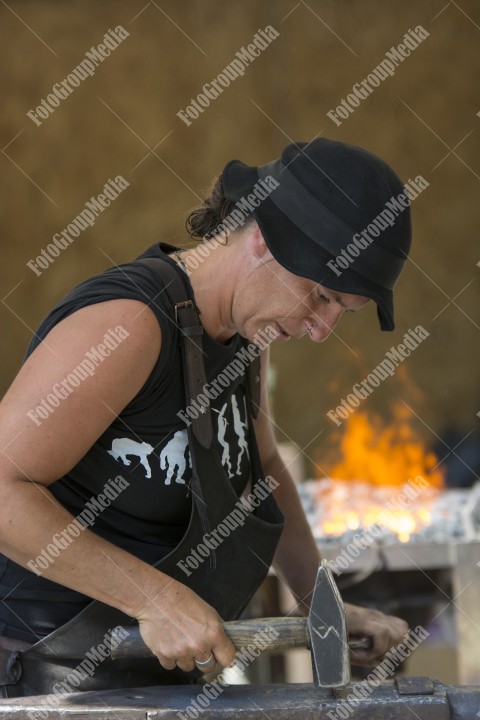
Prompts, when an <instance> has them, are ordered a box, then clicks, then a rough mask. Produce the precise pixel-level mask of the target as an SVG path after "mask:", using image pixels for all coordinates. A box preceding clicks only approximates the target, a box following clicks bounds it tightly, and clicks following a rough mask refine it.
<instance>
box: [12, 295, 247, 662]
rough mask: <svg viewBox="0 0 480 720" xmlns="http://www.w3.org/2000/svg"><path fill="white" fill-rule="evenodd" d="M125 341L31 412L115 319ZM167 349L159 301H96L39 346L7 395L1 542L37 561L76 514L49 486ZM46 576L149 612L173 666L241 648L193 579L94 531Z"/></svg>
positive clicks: (141, 614)
mask: <svg viewBox="0 0 480 720" xmlns="http://www.w3.org/2000/svg"><path fill="white" fill-rule="evenodd" d="M119 325H120V326H122V327H123V328H125V330H126V331H127V333H128V336H127V337H126V339H125V340H123V342H121V343H120V344H119V346H118V347H117V348H116V349H115V350H113V351H112V352H111V355H110V356H109V357H107V358H105V360H104V361H103V362H102V363H100V364H99V365H98V366H97V368H96V370H95V374H94V375H93V376H92V377H88V378H87V379H86V380H84V381H83V382H81V383H80V385H79V386H78V387H77V388H75V390H74V391H73V392H72V393H71V394H70V395H69V396H68V397H67V398H66V399H65V400H63V401H62V402H61V403H60V404H59V406H58V407H57V408H56V409H55V410H54V411H53V412H52V413H51V414H50V415H49V416H48V417H47V418H46V419H43V420H42V421H41V422H40V424H38V420H37V421H35V420H34V419H32V415H31V414H30V415H29V412H30V411H31V410H32V409H35V408H36V406H37V405H38V404H39V403H40V401H41V399H42V398H44V397H46V396H47V395H48V394H49V393H51V392H52V387H53V386H54V385H55V384H56V383H59V382H61V381H62V379H63V378H65V377H66V376H67V375H68V374H69V373H70V372H71V371H72V369H73V368H75V367H76V366H77V365H78V364H79V362H81V361H82V359H83V358H84V356H85V353H86V352H87V351H88V350H89V349H90V348H91V347H92V345H94V346H97V345H98V344H99V343H101V342H102V340H103V337H104V335H105V333H106V332H107V331H108V330H109V329H110V328H115V327H116V326H119ZM160 350H161V331H160V327H159V325H158V322H157V320H156V318H155V316H154V314H153V313H152V311H151V310H150V309H148V308H147V307H146V306H145V305H143V304H142V303H140V302H137V301H132V300H114V301H109V302H104V303H99V304H98V305H93V306H90V307H87V308H84V309H82V310H79V311H78V312H76V313H74V314H73V315H71V316H70V317H68V318H67V319H65V320H64V321H62V322H61V323H59V324H58V325H57V326H56V327H55V328H53V329H52V331H51V332H50V333H49V334H48V336H47V338H46V340H45V341H44V342H43V343H42V344H41V345H40V346H39V347H38V348H37V349H36V350H35V351H34V353H33V354H32V355H31V357H30V358H29V359H28V361H27V362H26V363H25V365H24V366H23V367H22V368H21V370H20V372H19V374H18V376H17V378H16V379H15V381H14V382H13V384H12V386H11V388H10V389H9V391H8V392H7V394H6V395H5V397H4V399H3V401H2V403H1V404H0V447H1V448H3V452H2V454H1V456H0V549H1V551H2V552H3V553H4V554H5V555H7V556H8V557H10V558H11V559H13V560H14V561H16V562H17V563H19V564H21V565H23V566H24V567H28V562H29V561H30V560H32V558H35V557H37V555H38V554H39V553H40V551H41V549H42V548H44V547H46V546H47V545H48V543H50V542H51V540H52V536H53V535H54V534H55V533H57V532H61V531H62V530H63V529H64V528H65V527H66V526H67V525H68V524H69V523H70V522H72V519H73V518H72V516H71V515H70V514H69V513H68V512H67V511H66V510H65V509H64V508H63V507H62V506H61V505H60V504H59V503H58V502H57V500H56V499H55V498H54V497H53V495H52V494H51V493H50V492H49V490H48V485H49V484H51V483H52V482H54V481H55V480H57V479H58V478H59V477H61V476H62V475H64V474H65V473H66V472H68V471H69V470H70V469H71V468H72V467H73V466H74V465H75V464H76V463H77V462H78V461H79V460H80V459H81V458H82V457H83V455H84V454H85V453H86V452H87V450H88V449H89V448H90V447H91V446H92V444H93V443H94V442H95V440H96V439H97V438H98V437H99V436H100V435H101V434H102V433H103V432H104V431H105V429H106V428H107V427H108V426H109V425H110V424H111V423H112V421H113V420H114V418H115V416H116V415H118V414H119V413H120V412H121V410H122V409H123V408H124V407H125V406H126V405H127V404H128V402H130V400H131V399H132V398H134V397H135V395H136V394H137V393H138V391H139V390H140V389H141V387H142V386H143V384H144V383H145V381H146V380H147V378H148V376H149V374H150V372H151V371H152V369H153V367H154V365H155V362H156V360H157V358H158V355H159V352H160ZM43 574H44V575H45V577H47V578H49V579H50V580H53V581H55V582H57V583H60V584H61V585H65V586H67V587H70V588H72V589H74V590H78V591H80V592H82V593H85V594H86V595H88V596H90V597H92V598H95V599H97V600H101V601H102V602H105V603H107V604H109V605H112V606H113V607H116V608H118V609H119V610H122V611H123V612H125V613H127V614H128V615H130V616H132V617H135V618H137V619H138V620H139V621H140V627H141V630H142V633H143V635H144V639H145V641H146V642H147V644H148V645H149V647H150V648H151V649H152V650H153V652H154V653H155V654H156V655H157V656H158V657H159V659H160V660H161V662H162V664H163V665H164V666H165V667H167V668H172V667H174V666H175V660H177V663H176V664H177V665H178V666H179V667H182V669H185V670H190V669H192V668H193V667H194V662H193V657H195V658H196V659H198V660H203V659H206V657H208V656H209V654H210V652H211V651H212V650H213V651H214V652H215V656H216V657H217V659H218V661H219V662H221V663H222V664H224V665H228V664H229V663H230V662H232V660H233V658H234V652H235V650H234V648H233V645H231V643H230V641H229V640H228V638H226V636H225V635H224V633H223V631H222V629H221V625H220V621H219V618H218V615H217V613H216V612H215V611H214V610H213V609H212V608H211V607H210V606H209V605H207V604H206V603H205V602H203V600H201V599H200V598H199V597H198V596H197V595H196V594H195V593H193V592H192V591H191V590H189V589H188V588H187V587H186V586H184V585H183V584H181V583H179V582H177V581H175V580H173V579H172V578H170V577H168V576H167V575H165V574H164V573H162V572H160V571H158V570H156V569H155V568H153V567H151V566H150V565H148V564H147V563H144V562H142V561H141V560H139V559H137V558H135V557H134V556H133V555H130V554H129V553H127V552H125V551H124V550H122V549H120V548H118V547H116V546H114V545H112V544H111V543H109V542H107V541H106V540H103V539H102V538H100V537H99V536H98V535H96V534H94V533H93V532H91V531H89V530H85V531H84V532H82V533H80V535H79V536H78V537H77V538H76V539H75V540H74V541H73V542H72V543H71V544H70V545H69V546H68V547H67V548H66V549H65V550H63V551H62V552H61V553H60V554H59V556H58V557H57V558H56V559H55V561H54V562H53V563H52V564H51V565H50V566H49V567H48V568H47V569H46V570H44V571H43Z"/></svg>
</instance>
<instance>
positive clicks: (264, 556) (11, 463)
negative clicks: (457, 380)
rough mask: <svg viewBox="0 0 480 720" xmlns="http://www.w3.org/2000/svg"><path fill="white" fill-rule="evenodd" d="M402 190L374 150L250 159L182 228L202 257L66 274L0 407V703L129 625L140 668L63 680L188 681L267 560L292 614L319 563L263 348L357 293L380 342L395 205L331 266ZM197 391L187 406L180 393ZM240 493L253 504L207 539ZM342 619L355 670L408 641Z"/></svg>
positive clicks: (397, 627) (322, 331)
mask: <svg viewBox="0 0 480 720" xmlns="http://www.w3.org/2000/svg"><path fill="white" fill-rule="evenodd" d="M402 190H403V188H402V185H401V183H400V181H399V180H398V178H397V176H396V175H395V174H394V173H393V171H392V170H391V169H390V168H389V167H388V166H387V165H386V164H385V163H383V162H382V161H381V160H380V159H378V158H377V157H375V156H374V155H372V154H370V153H368V152H367V151H364V150H361V149H359V148H356V147H353V146H349V145H346V144H344V143H338V142H333V141H330V140H326V139H317V140H314V141H312V142H311V143H309V144H306V143H297V144H291V145H288V146H287V147H286V148H285V149H284V151H283V153H282V156H281V158H280V159H278V160H277V161H274V162H273V163H270V164H269V165H266V166H262V167H259V168H255V167H249V166H247V165H244V164H243V163H241V162H239V161H231V162H230V163H228V164H227V166H226V167H225V169H224V171H223V174H222V176H221V178H219V180H218V181H217V182H216V184H215V185H214V188H213V191H212V194H211V196H210V197H209V198H207V199H206V200H205V201H204V203H203V204H202V206H201V207H200V208H199V209H197V210H196V211H194V212H193V213H192V214H191V216H190V218H189V228H190V234H191V235H192V236H194V237H199V238H203V239H204V241H205V238H206V237H212V236H213V238H214V241H210V242H207V244H206V245H205V248H206V249H205V248H203V246H199V249H200V247H202V250H203V252H201V253H200V252H198V251H197V250H195V249H193V250H187V251H181V250H179V249H178V248H173V247H171V246H167V245H155V246H153V247H151V248H149V249H148V250H147V251H146V252H145V253H144V254H143V256H141V258H139V259H137V260H136V261H134V262H131V263H127V264H125V265H123V266H119V267H114V268H111V269H110V270H107V271H106V272H104V273H102V274H101V275H99V276H97V277H95V278H90V279H89V280H86V281H85V282H83V283H82V284H81V285H79V286H78V287H77V288H75V289H74V290H73V291H72V292H71V293H69V294H68V295H67V296H66V297H65V298H63V300H61V301H60V303H59V304H58V305H57V306H56V307H55V308H54V309H53V310H52V312H51V313H50V314H49V315H48V317H47V318H46V319H45V320H44V322H43V323H42V324H41V326H40V328H39V329H38V332H37V333H36V335H35V338H34V339H33V341H32V343H31V345H30V348H29V350H28V353H27V359H26V361H25V363H24V365H23V367H22V368H21V370H20V372H19V374H18V376H17V378H16V379H15V380H14V382H13V384H12V386H11V388H10V389H9V391H8V392H7V394H6V396H5V398H4V399H3V402H2V404H1V419H2V421H1V425H0V427H1V436H2V447H3V448H5V453H4V455H3V457H2V460H1V463H2V483H1V497H0V500H1V501H0V513H1V520H0V527H1V550H2V552H3V553H4V554H3V556H0V558H1V560H0V592H1V597H2V598H3V602H2V603H1V604H0V605H1V607H0V622H1V623H2V626H1V627H2V630H1V633H2V635H3V636H4V637H3V638H2V646H3V648H4V649H6V650H7V651H11V650H12V649H15V648H16V649H21V650H24V653H23V655H22V657H21V663H22V665H23V670H24V676H23V680H22V681H20V682H19V683H18V682H17V683H16V684H15V682H14V679H15V678H13V679H12V678H11V682H10V683H7V685H6V689H5V693H6V694H8V695H15V694H35V693H36V692H48V691H50V689H51V688H52V687H53V683H54V681H55V680H57V681H58V679H59V678H64V677H66V676H67V675H68V673H69V672H70V671H71V669H72V668H74V667H77V665H78V663H79V661H80V660H81V658H82V657H84V656H85V653H86V652H87V651H88V649H89V648H92V647H93V646H94V645H95V643H97V642H98V641H99V639H101V638H102V637H104V635H105V633H106V632H108V631H109V630H110V629H111V628H112V627H114V625H117V624H126V622H127V621H128V619H129V618H134V619H136V620H138V622H139V624H140V630H141V633H142V636H143V638H144V640H145V642H146V644H147V645H148V646H149V648H150V649H151V650H152V653H153V654H154V655H155V656H156V659H155V660H152V661H149V662H147V663H146V662H142V663H140V664H138V663H137V664H135V663H134V662H125V663H124V664H123V665H122V664H121V663H118V664H116V663H112V662H110V661H109V659H108V658H107V659H106V660H105V662H104V663H102V666H101V667H98V668H97V667H96V668H95V672H94V673H91V676H89V677H86V678H85V681H84V682H82V683H81V684H80V686H77V687H76V689H92V688H100V687H115V686H117V687H126V686H129V685H130V686H134V685H137V686H139V685H142V684H143V685H148V684H157V683H159V682H166V683H172V682H188V681H189V679H190V675H188V673H191V672H192V671H194V670H195V668H197V669H198V670H199V671H202V672H205V671H209V670H211V669H212V668H213V667H214V665H215V662H218V663H220V664H221V665H223V666H227V665H229V664H230V663H231V662H232V661H233V660H234V656H235V648H234V646H233V645H232V643H231V642H230V640H229V639H228V638H227V636H226V635H225V634H224V632H223V630H222V627H221V621H220V618H222V619H224V620H225V619H232V618H234V617H236V616H238V614H239V612H241V610H242V609H243V607H244V606H245V604H246V603H247V602H248V599H249V598H250V597H251V595H252V593H253V592H254V591H255V589H256V588H257V587H258V585H259V584H260V582H261V580H262V579H263V577H264V576H265V574H266V572H267V569H268V567H269V565H270V562H271V561H272V558H273V555H274V553H275V557H274V565H275V568H276V569H277V572H278V573H279V574H280V576H281V577H283V578H284V579H285V581H286V582H287V583H288V585H289V586H290V588H291V589H292V591H293V592H294V594H295V596H296V597H297V599H298V602H299V606H300V608H301V610H302V611H303V612H305V613H306V612H308V603H309V597H310V593H311V591H312V587H313V584H314V580H315V575H316V570H317V567H318V563H319V553H318V550H317V547H316V544H315V542H314V539H313V537H312V534H311V531H310V528H309V526H308V524H307V522H306V519H305V516H304V513H303V510H302V508H301V505H300V502H299V500H298V496H297V493H296V490H295V487H294V484H293V482H292V479H291V477H290V475H289V472H288V468H286V467H285V466H284V465H283V463H282V461H281V459H280V457H279V454H278V452H277V449H276V444H275V439H274V434H273V431H272V425H271V422H270V420H269V415H268V403H267V382H266V375H267V369H268V347H265V345H266V344H268V343H265V342H264V341H265V338H267V337H268V338H269V340H272V339H275V340H277V341H281V342H285V341H287V340H289V339H290V338H292V337H293V338H299V337H302V336H303V335H306V334H308V335H309V336H310V338H311V339H312V340H313V341H315V342H322V341H323V340H325V339H326V338H327V336H328V335H329V333H330V332H331V331H332V330H333V328H334V327H335V325H336V323H337V321H338V320H339V318H340V316H341V315H342V313H343V312H353V311H357V310H360V309H361V308H362V307H363V306H364V305H365V304H366V303H368V302H369V301H370V299H373V300H374V301H375V302H376V304H377V308H378V315H379V319H380V325H381V327H382V329H384V330H391V329H393V295H392V288H393V285H394V283H395V281H396V279H397V278H398V275H399V273H400V271H401V268H402V265H403V263H404V261H405V259H406V256H407V254H408V251H409V247H410V218H409V210H408V208H407V209H406V210H405V211H404V213H403V214H402V215H400V216H399V217H398V218H397V220H396V222H395V223H394V224H393V225H388V224H385V225H386V227H385V229H384V231H383V232H382V233H381V234H380V236H379V237H378V238H377V239H375V240H374V241H373V242H371V243H370V244H368V243H364V247H363V248H362V250H361V252H359V253H357V257H356V258H355V259H354V262H352V264H351V266H348V267H346V268H344V269H343V270H341V271H339V270H338V265H335V267H334V266H333V265H334V264H335V259H336V258H337V257H338V256H339V255H340V252H341V251H342V249H343V248H345V247H347V245H348V244H349V243H352V236H354V235H355V233H360V232H361V231H362V229H364V228H365V227H367V225H368V224H369V223H370V222H371V221H372V219H374V218H375V217H377V215H379V213H381V212H382V210H383V209H384V206H385V203H386V202H387V201H388V200H390V198H391V197H392V196H396V195H398V194H399V193H401V192H402ZM245 208H250V210H251V211H249V212H248V218H247V219H246V221H245V222H243V221H242V220H241V218H242V213H243V216H244V215H245ZM235 211H236V214H235ZM239 213H240V214H239ZM235 222H236V223H237V225H235ZM237 226H238V227H237ZM219 227H220V230H219ZM232 227H237V229H234V230H232V229H231V228H232ZM355 247H357V246H355ZM343 264H344V265H345V263H343ZM198 318H200V320H199V319H198ZM262 339H263V342H262ZM182 343H183V344H182ZM252 343H253V345H252ZM180 346H182V348H181V349H180ZM259 346H260V347H262V348H263V349H262V353H261V355H262V358H261V381H260V382H256V381H258V380H259V378H258V377H257V376H255V370H253V371H252V368H254V367H255V364H254V363H253V362H252V363H251V364H249V369H248V370H247V371H246V372H244V373H237V374H235V373H233V374H232V372H230V374H229V375H226V371H227V370H228V368H229V367H230V369H231V368H232V367H234V368H235V367H236V368H237V369H238V367H239V365H238V362H237V364H236V365H235V364H234V361H236V360H238V358H239V357H243V358H244V359H245V357H246V356H245V353H243V355H242V354H241V351H242V348H247V349H248V348H250V350H252V348H255V347H259ZM257 354H258V353H257ZM254 356H255V352H253V355H252V354H251V357H252V358H253V357H254ZM202 359H203V363H202V362H200V361H201V360H202ZM244 365H245V363H244ZM224 371H225V372H224ZM222 373H223V375H222ZM221 376H222V377H223V378H224V377H230V383H228V382H227V383H225V382H223V384H222V385H220V384H219V383H218V382H217V378H220V377H221ZM206 385H208V388H210V394H209V399H208V402H207V403H205V393H204V394H203V396H202V399H201V401H197V400H196V398H198V397H199V393H201V391H202V389H203V390H204V389H205V387H206ZM259 387H260V388H261V393H260V397H257V394H258V393H257V391H258V388H259ZM211 388H216V390H215V392H212V390H211ZM192 408H193V409H192ZM212 436H213V437H212ZM265 478H267V481H266V480H265ZM268 478H271V479H273V480H272V481H271V482H270V485H268ZM261 483H263V488H264V489H265V483H267V485H268V487H269V488H270V489H271V490H273V492H267V493H266V494H265V493H264V495H266V496H265V500H262V502H259V503H257V505H258V507H257V508H256V509H255V510H254V512H252V513H251V514H250V516H249V517H248V519H247V521H246V522H245V523H243V524H241V525H240V526H239V527H238V528H237V529H235V530H234V531H233V530H232V532H231V533H230V534H229V536H228V537H225V538H220V537H219V535H218V533H217V534H216V535H215V529H216V528H217V527H220V524H221V523H222V521H223V520H224V518H226V517H227V516H230V513H231V512H233V509H234V508H235V507H237V504H238V498H239V496H240V495H242V494H243V495H244V496H245V495H248V494H249V493H250V494H251V493H252V492H253V491H255V490H256V488H258V487H260V484H261ZM105 497H106V498H107V500H105ZM277 503H278V507H279V508H280V510H281V512H280V511H279V510H278V507H277ZM282 514H283V517H284V518H285V523H284V527H283V517H282ZM75 518H76V520H75ZM282 527H283V531H282ZM205 534H207V536H208V538H210V546H211V553H210V554H209V557H208V558H206V559H205V561H204V562H203V561H202V559H201V558H200V559H199V557H198V554H197V555H196V556H195V554H194V557H196V560H195V562H196V563H197V566H198V567H197V568H195V569H192V561H191V560H188V558H189V557H190V553H191V551H194V549H195V547H197V545H198V543H200V542H202V540H205ZM212 537H214V538H216V539H215V542H213V541H211V538H212ZM220 540H221V542H220ZM193 565H195V563H193ZM185 568H186V569H185ZM91 599H94V600H96V601H97V602H96V603H91V602H90V601H91ZM89 603H90V604H89ZM72 618H74V619H73V620H72ZM347 621H348V625H349V630H350V633H351V634H352V635H368V636H371V637H372V638H373V646H372V648H371V649H370V650H364V651H358V652H357V655H356V658H355V661H356V662H357V663H363V664H366V665H369V664H374V663H375V662H377V661H378V660H380V659H381V658H382V657H383V655H384V653H385V652H386V651H387V650H388V649H389V648H390V647H391V646H392V644H395V643H397V642H399V641H400V639H401V638H402V637H403V635H404V633H405V632H406V630H407V626H406V624H405V623H404V622H403V621H402V620H399V619H398V618H392V617H386V616H384V615H383V614H382V613H379V612H378V611H374V610H366V609H362V608H357V607H354V606H347ZM43 638H46V640H45V641H44V642H42V639H43ZM39 641H40V642H39ZM32 643H37V645H35V647H34V648H33V650H28V648H29V647H30V646H31V645H32ZM157 659H158V660H157ZM158 661H159V662H160V665H159V663H158ZM122 662H123V661H122ZM39 668H41V670H40V669H39Z"/></svg>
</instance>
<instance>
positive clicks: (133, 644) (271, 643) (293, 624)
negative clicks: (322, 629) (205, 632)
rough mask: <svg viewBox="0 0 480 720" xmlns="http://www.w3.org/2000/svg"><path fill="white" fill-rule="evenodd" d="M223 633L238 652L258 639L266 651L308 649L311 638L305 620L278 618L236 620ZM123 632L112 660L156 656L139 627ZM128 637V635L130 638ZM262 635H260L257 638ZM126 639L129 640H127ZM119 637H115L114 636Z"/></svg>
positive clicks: (227, 624)
mask: <svg viewBox="0 0 480 720" xmlns="http://www.w3.org/2000/svg"><path fill="white" fill-rule="evenodd" d="M223 629H224V630H225V633H226V635H228V637H229V638H230V640H231V641H232V643H233V644H234V645H235V647H236V649H237V650H240V649H241V648H242V647H248V645H250V643H255V640H256V639H258V641H259V646H260V647H265V644H266V643H268V644H267V646H266V647H265V649H266V650H276V649H278V648H295V647H308V646H309V645H310V638H309V634H308V620H307V618H304V617H274V618H259V619H255V620H235V621H232V622H226V623H223ZM118 632H119V638H122V637H124V638H125V639H124V640H121V641H119V644H118V645H117V646H116V647H113V649H112V653H111V657H112V660H123V659H125V658H130V659H136V658H148V657H151V656H152V653H151V651H150V649H149V648H148V647H147V646H146V645H145V643H144V642H143V639H142V636H141V635H140V631H139V629H138V627H136V626H135V627H131V628H122V629H121V632H120V630H119V631H118ZM127 633H128V634H127ZM257 633H258V634H257ZM125 636H126V637H125ZM113 637H115V634H113Z"/></svg>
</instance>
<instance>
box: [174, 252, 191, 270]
mask: <svg viewBox="0 0 480 720" xmlns="http://www.w3.org/2000/svg"><path fill="white" fill-rule="evenodd" d="M172 254H173V255H175V257H176V258H177V260H178V262H179V264H180V267H181V268H182V270H183V272H184V273H185V275H188V270H187V268H186V267H185V263H184V262H183V260H182V258H181V257H180V255H179V253H177V252H174V253H172Z"/></svg>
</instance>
